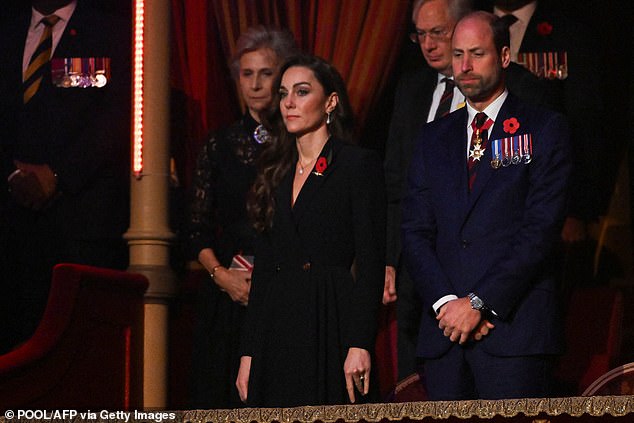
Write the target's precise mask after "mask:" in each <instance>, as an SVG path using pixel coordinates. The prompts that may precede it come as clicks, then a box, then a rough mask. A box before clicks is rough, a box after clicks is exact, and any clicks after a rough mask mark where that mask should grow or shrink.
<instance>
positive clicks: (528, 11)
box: [493, 1, 537, 62]
mask: <svg viewBox="0 0 634 423" xmlns="http://www.w3.org/2000/svg"><path fill="white" fill-rule="evenodd" d="M536 8H537V2H536V1H532V2H530V3H528V4H527V5H525V6H522V7H520V8H519V9H517V10H513V11H512V12H511V13H512V15H513V16H515V17H516V18H517V21H516V22H515V23H514V24H513V25H511V26H510V28H509V34H510V36H511V60H512V61H514V62H517V53H518V52H519V51H520V47H521V45H522V40H523V39H524V34H525V33H526V28H528V22H530V20H531V17H532V16H533V13H535V9H536ZM493 13H494V14H495V15H497V16H504V15H508V14H509V12H507V11H504V10H501V9H498V8H497V7H494V8H493Z"/></svg>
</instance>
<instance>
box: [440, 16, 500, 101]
mask: <svg viewBox="0 0 634 423" xmlns="http://www.w3.org/2000/svg"><path fill="white" fill-rule="evenodd" d="M452 46H453V61H452V65H453V74H454V79H455V81H456V83H457V84H458V87H459V88H460V91H462V93H463V94H464V95H465V97H467V99H468V100H469V102H470V103H471V104H472V105H473V106H475V108H476V109H478V110H483V109H484V108H485V107H486V106H488V105H489V104H490V103H491V102H492V101H493V100H495V99H496V98H497V97H498V95H499V94H500V93H501V92H502V91H503V90H504V77H503V76H504V73H503V68H506V67H507V66H508V64H509V62H510V53H509V49H508V47H504V48H503V49H502V52H501V54H499V53H498V51H497V49H496V48H495V44H494V42H493V31H492V30H491V27H490V26H489V24H488V22H486V21H485V20H484V19H482V18H481V17H480V18H479V17H477V16H475V17H473V16H472V17H468V18H466V19H463V20H462V21H460V22H459V23H458V25H457V26H456V29H455V30H454V35H453V40H452Z"/></svg>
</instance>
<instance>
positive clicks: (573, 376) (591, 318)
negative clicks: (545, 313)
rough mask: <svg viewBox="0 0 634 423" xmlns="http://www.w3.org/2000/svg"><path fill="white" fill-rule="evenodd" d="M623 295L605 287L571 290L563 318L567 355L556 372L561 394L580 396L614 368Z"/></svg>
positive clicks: (616, 290) (619, 345) (620, 333)
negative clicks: (564, 319)
mask: <svg viewBox="0 0 634 423" xmlns="http://www.w3.org/2000/svg"><path fill="white" fill-rule="evenodd" d="M622 323H623V296H622V294H621V292H620V291H619V290H618V289H616V288H612V287H608V286H595V287H583V288H577V289H575V290H574V292H573V294H572V297H571V299H570V303H569V305H568V311H567V315H566V352H565V354H564V356H562V358H561V361H560V363H559V367H558V369H557V372H556V376H557V379H558V381H559V382H560V384H561V386H562V387H563V388H562V392H560V394H562V395H581V393H582V392H584V390H585V389H586V388H587V387H588V386H589V385H590V384H591V383H592V382H593V381H594V380H595V379H597V378H598V377H599V376H601V375H603V374H604V373H606V372H607V371H608V370H610V369H611V368H613V367H614V366H615V365H616V364H617V363H616V361H617V360H618V358H619V355H620V351H621V338H622Z"/></svg>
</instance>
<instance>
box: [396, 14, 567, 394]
mask: <svg viewBox="0 0 634 423" xmlns="http://www.w3.org/2000/svg"><path fill="white" fill-rule="evenodd" d="M452 49H453V59H452V67H453V74H454V78H455V80H456V83H457V85H458V87H459V88H460V90H461V92H462V93H463V94H464V95H465V97H466V99H467V104H466V107H464V108H462V109H460V110H458V111H456V112H453V113H451V114H449V115H447V116H446V117H445V118H443V119H440V120H438V121H434V122H432V123H429V124H427V125H426V126H424V127H423V128H422V130H421V132H420V134H419V136H418V137H417V139H416V147H415V150H414V153H413V157H412V161H411V163H412V165H411V166H410V170H409V175H408V186H407V192H406V196H405V199H404V202H403V209H402V210H403V220H402V222H403V223H402V230H403V254H404V257H405V260H406V264H407V266H408V271H409V273H410V275H411V276H412V278H413V280H414V284H415V285H416V288H417V290H418V292H419V294H420V295H421V299H422V302H423V314H422V317H421V331H420V336H419V343H418V349H417V355H418V357H419V358H421V359H422V360H423V369H424V378H423V379H424V381H425V385H426V390H427V392H428V394H429V398H430V399H431V400H465V399H476V398H482V399H500V398H524V397H546V396H548V395H549V394H550V392H551V391H550V388H551V382H552V368H553V363H554V361H555V357H556V356H557V355H558V354H560V353H561V352H562V348H563V336H562V325H561V319H560V308H559V306H558V302H557V293H556V291H557V290H556V280H557V278H556V273H557V264H556V263H554V262H553V256H552V255H551V254H550V253H551V252H552V250H553V248H554V246H555V245H556V243H557V240H558V237H559V233H560V230H561V227H562V224H563V219H564V210H565V205H566V196H567V186H568V180H569V175H570V171H571V160H570V147H569V133H568V127H567V124H566V121H565V119H564V118H563V116H561V115H560V114H557V113H555V112H552V111H549V110H547V109H545V108H539V107H536V106H533V105H531V104H529V103H527V102H524V101H522V100H520V99H519V98H517V97H516V96H514V95H513V94H512V93H509V91H508V90H507V88H506V85H505V73H506V68H507V67H508V66H509V62H510V49H509V35H508V27H507V25H506V23H504V22H503V21H502V20H501V19H499V18H497V17H495V15H493V14H490V13H487V12H483V11H480V12H475V13H472V14H469V15H467V16H466V17H464V18H462V19H461V20H460V21H459V22H458V24H457V25H456V28H455V30H454V35H453V39H452Z"/></svg>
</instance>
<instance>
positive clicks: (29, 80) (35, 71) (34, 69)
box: [23, 15, 59, 104]
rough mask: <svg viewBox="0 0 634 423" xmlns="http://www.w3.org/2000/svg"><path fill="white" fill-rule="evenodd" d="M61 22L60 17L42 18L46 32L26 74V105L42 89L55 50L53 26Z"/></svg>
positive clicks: (43, 33)
mask: <svg viewBox="0 0 634 423" xmlns="http://www.w3.org/2000/svg"><path fill="white" fill-rule="evenodd" d="M58 21H59V16H56V15H49V16H46V17H44V18H42V21H41V23H42V25H44V31H43V32H42V36H41V37H40V42H39V43H38V45H37V48H36V49H35V51H34V52H33V55H32V56H31V60H30V61H29V65H28V66H27V68H26V71H25V72H24V83H23V85H24V104H26V103H28V102H29V100H30V99H31V98H32V97H33V96H34V95H35V93H36V92H37V90H38V89H39V88H40V84H41V83H42V78H43V77H44V74H45V72H46V67H47V65H48V63H49V61H50V60H51V51H52V49H53V26H55V24H56V23H57V22H58Z"/></svg>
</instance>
